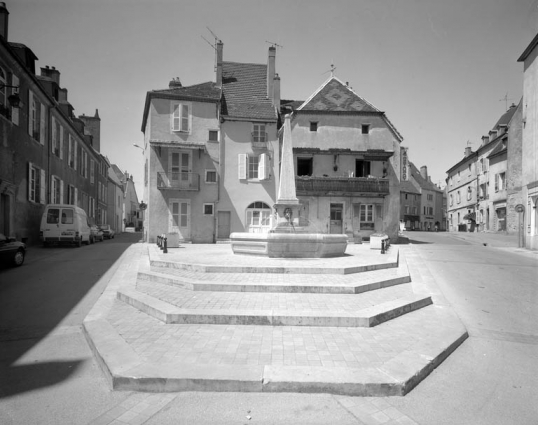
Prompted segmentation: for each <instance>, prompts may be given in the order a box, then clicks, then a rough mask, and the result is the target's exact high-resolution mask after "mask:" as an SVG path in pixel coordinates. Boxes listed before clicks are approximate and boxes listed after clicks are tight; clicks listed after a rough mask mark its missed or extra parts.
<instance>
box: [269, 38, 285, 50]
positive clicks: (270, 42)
mask: <svg viewBox="0 0 538 425" xmlns="http://www.w3.org/2000/svg"><path fill="white" fill-rule="evenodd" d="M265 42H266V43H269V44H271V45H272V46H273V47H280V48H281V49H283V48H284V46H281V45H280V44H276V43H275V42H274V41H267V40H265Z"/></svg>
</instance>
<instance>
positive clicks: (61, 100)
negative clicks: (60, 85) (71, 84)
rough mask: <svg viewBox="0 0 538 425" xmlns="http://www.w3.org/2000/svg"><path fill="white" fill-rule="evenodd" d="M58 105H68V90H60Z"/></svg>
mask: <svg viewBox="0 0 538 425" xmlns="http://www.w3.org/2000/svg"><path fill="white" fill-rule="evenodd" d="M58 103H67V89H59V90H58Z"/></svg>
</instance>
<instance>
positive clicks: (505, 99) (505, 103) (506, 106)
mask: <svg viewBox="0 0 538 425" xmlns="http://www.w3.org/2000/svg"><path fill="white" fill-rule="evenodd" d="M502 100H504V110H505V111H508V101H509V100H513V99H512V98H511V97H508V92H506V94H505V95H504V97H503V98H502V99H499V102H501V101H502Z"/></svg>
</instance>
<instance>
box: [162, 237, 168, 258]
mask: <svg viewBox="0 0 538 425" xmlns="http://www.w3.org/2000/svg"><path fill="white" fill-rule="evenodd" d="M163 239H164V243H163V247H164V248H163V253H164V254H167V253H168V249H167V246H166V239H167V237H166V236H164V238H163Z"/></svg>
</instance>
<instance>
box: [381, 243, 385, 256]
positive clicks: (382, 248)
mask: <svg viewBox="0 0 538 425" xmlns="http://www.w3.org/2000/svg"><path fill="white" fill-rule="evenodd" d="M384 253H385V239H383V240H382V241H381V254H384Z"/></svg>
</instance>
